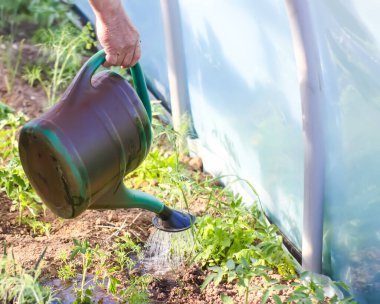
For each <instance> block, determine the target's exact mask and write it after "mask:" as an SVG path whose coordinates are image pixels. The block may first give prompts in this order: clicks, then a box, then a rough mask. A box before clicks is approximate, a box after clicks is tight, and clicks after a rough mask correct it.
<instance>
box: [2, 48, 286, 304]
mask: <svg viewBox="0 0 380 304" xmlns="http://www.w3.org/2000/svg"><path fill="white" fill-rule="evenodd" d="M24 49H25V52H26V53H25V56H24V59H23V64H25V63H26V62H31V61H33V60H34V58H36V56H38V49H36V48H35V47H33V46H31V45H25V48H24ZM0 56H1V55H0ZM1 68H3V69H4V67H1V66H0V75H4V70H2V69H1ZM0 100H2V101H3V102H6V103H7V104H8V105H10V106H11V107H12V108H14V109H16V110H18V111H22V112H23V113H25V114H26V115H27V116H28V117H30V118H34V117H37V116H39V115H40V114H41V113H42V112H43V110H44V107H45V105H46V96H45V94H44V92H43V91H42V89H41V88H39V87H34V88H31V87H30V86H29V85H28V84H27V83H26V81H25V80H23V79H22V78H19V77H18V78H16V79H15V82H14V87H13V91H12V92H11V93H7V90H6V88H5V86H4V82H3V81H2V79H0ZM183 162H184V163H185V164H188V165H189V168H190V169H191V170H193V171H198V172H199V174H200V175H201V177H200V179H201V180H202V178H204V176H202V174H203V173H201V172H200V171H201V170H202V163H201V160H200V159H191V158H188V157H187V158H185V159H183ZM153 194H154V193H153ZM206 201H207V200H206V199H205V200H204V201H203V200H202V199H201V198H200V199H198V200H197V201H194V202H191V204H192V210H193V212H194V213H195V214H197V215H200V214H202V213H203V212H204V209H205V202H206ZM11 206H12V202H11V201H10V200H9V199H8V198H7V197H6V196H5V194H4V193H0V213H1V218H0V242H1V243H3V242H4V241H5V242H6V244H7V250H8V252H13V254H14V256H15V259H16V260H17V261H18V262H19V263H21V264H22V265H24V266H26V267H29V268H30V267H33V266H34V265H35V264H36V262H37V260H38V258H39V257H40V255H41V253H42V252H43V251H44V249H45V248H47V250H46V254H45V257H44V261H45V262H44V264H43V265H44V267H43V269H42V279H43V280H46V279H49V278H50V279H51V280H53V279H55V278H57V271H58V268H59V267H60V265H62V262H61V261H60V259H59V256H60V253H61V252H62V251H64V252H69V251H70V249H71V248H72V246H73V239H79V240H84V239H87V240H89V241H90V243H91V245H94V244H99V245H100V246H101V247H103V248H104V247H107V246H108V245H109V244H110V239H111V238H112V237H113V236H117V235H120V236H122V235H123V234H125V233H126V232H128V233H130V234H131V235H133V236H134V237H135V239H137V240H139V241H140V242H141V243H144V242H145V241H146V240H147V238H148V236H149V235H150V233H151V231H152V229H155V228H154V227H153V226H152V223H151V219H152V217H153V213H151V212H148V211H142V210H139V209H129V210H107V211H94V210H88V211H86V212H84V213H83V214H81V215H80V216H79V217H77V218H75V219H72V220H62V219H60V218H58V217H56V216H55V215H54V214H52V213H51V212H50V211H49V210H46V212H45V214H44V215H42V216H41V217H40V220H42V221H44V222H48V223H50V224H51V231H50V235H49V236H41V235H35V234H34V233H33V231H32V229H31V228H30V227H29V226H27V225H20V224H19V223H18V219H17V218H18V213H17V212H11V211H10V210H11ZM272 275H273V276H274V277H276V275H275V274H272ZM206 276H207V273H205V272H204V271H203V270H202V268H201V267H200V266H199V265H193V266H191V267H190V268H188V267H185V266H183V267H182V268H181V269H179V270H178V272H177V273H174V274H167V275H165V276H163V277H158V278H155V279H154V281H153V282H152V283H151V285H150V290H151V300H152V302H153V303H176V304H181V303H187V304H189V303H222V302H221V300H220V294H222V293H224V294H226V295H228V296H230V297H232V298H234V300H235V303H244V300H243V296H242V295H241V294H239V293H238V290H237V288H236V286H235V285H233V284H220V285H219V286H214V285H213V284H212V283H211V284H210V285H209V286H208V287H207V288H206V289H205V290H203V291H202V290H201V287H200V286H201V285H202V283H203V281H204V279H205V277H206ZM276 279H279V277H278V276H277V277H276ZM256 283H257V285H258V286H259V285H260V284H262V282H261V281H260V279H259V278H258V279H257V282H256ZM284 284H287V283H284ZM261 295H262V294H261V293H260V291H257V292H251V294H250V299H249V303H259V302H260V298H261ZM279 295H280V297H281V298H282V299H284V298H285V294H281V292H280V293H279ZM270 301H271V300H269V302H268V303H272V302H270Z"/></svg>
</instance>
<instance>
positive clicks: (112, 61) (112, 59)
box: [103, 52, 123, 67]
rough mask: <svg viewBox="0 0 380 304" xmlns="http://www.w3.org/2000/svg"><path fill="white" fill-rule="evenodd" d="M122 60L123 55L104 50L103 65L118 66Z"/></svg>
mask: <svg viewBox="0 0 380 304" xmlns="http://www.w3.org/2000/svg"><path fill="white" fill-rule="evenodd" d="M122 62H123V57H122V56H120V55H119V54H118V53H116V54H114V53H108V52H106V61H105V62H104V64H103V66H105V67H111V66H120V65H121V63H122Z"/></svg>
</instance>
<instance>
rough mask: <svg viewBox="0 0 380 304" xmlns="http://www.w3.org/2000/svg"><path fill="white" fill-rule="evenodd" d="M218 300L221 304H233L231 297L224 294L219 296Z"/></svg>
mask: <svg viewBox="0 0 380 304" xmlns="http://www.w3.org/2000/svg"><path fill="white" fill-rule="evenodd" d="M220 299H221V300H222V302H223V304H234V300H233V299H232V298H231V297H229V296H226V295H225V294H224V293H222V294H221V295H220Z"/></svg>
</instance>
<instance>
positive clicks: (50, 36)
mask: <svg viewBox="0 0 380 304" xmlns="http://www.w3.org/2000/svg"><path fill="white" fill-rule="evenodd" d="M93 35H94V34H93V32H92V28H91V25H90V24H88V25H87V26H85V27H84V28H83V30H82V31H79V30H78V29H77V28H75V27H74V26H72V25H70V24H67V25H66V26H64V27H62V28H60V29H58V30H52V29H41V30H39V31H37V32H36V34H35V37H36V38H35V39H36V40H38V41H40V42H41V43H42V53H43V58H44V61H41V62H40V63H39V64H36V65H31V66H27V67H26V68H25V71H24V76H23V77H24V79H25V80H27V81H28V83H29V84H30V85H31V86H33V85H34V84H35V83H39V84H40V85H41V87H42V88H43V90H44V92H45V94H46V97H47V99H48V102H49V105H50V106H51V105H53V104H54V103H55V102H57V100H58V98H59V95H60V93H61V91H62V90H63V89H64V88H65V87H66V86H67V85H68V84H69V82H70V81H71V80H72V79H73V77H74V75H75V74H76V73H77V71H78V69H79V67H80V65H81V59H82V54H81V51H83V50H85V49H90V48H91V47H92V45H93V41H92V39H91V37H92V36H93Z"/></svg>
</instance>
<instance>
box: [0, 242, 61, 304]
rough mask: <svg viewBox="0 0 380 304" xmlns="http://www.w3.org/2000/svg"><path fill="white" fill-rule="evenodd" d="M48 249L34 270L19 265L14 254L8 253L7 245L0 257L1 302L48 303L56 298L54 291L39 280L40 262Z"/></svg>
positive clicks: (42, 255)
mask: <svg viewBox="0 0 380 304" xmlns="http://www.w3.org/2000/svg"><path fill="white" fill-rule="evenodd" d="M45 251H46V249H45V250H44V251H43V252H42V254H41V255H40V257H39V259H38V261H37V263H36V264H35V266H34V268H33V269H32V270H27V269H25V268H23V267H22V266H21V265H19V264H18V263H17V262H16V261H15V259H14V257H13V255H12V256H9V255H8V254H7V249H6V245H5V244H4V251H3V255H2V257H0V302H1V303H25V304H28V303H30V304H34V303H38V304H42V303H44V304H46V303H53V301H54V300H55V298H54V295H53V293H52V291H51V290H50V289H49V288H47V287H44V286H41V284H39V282H38V278H39V276H40V272H41V268H40V263H41V261H42V259H43V257H44V254H45Z"/></svg>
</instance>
